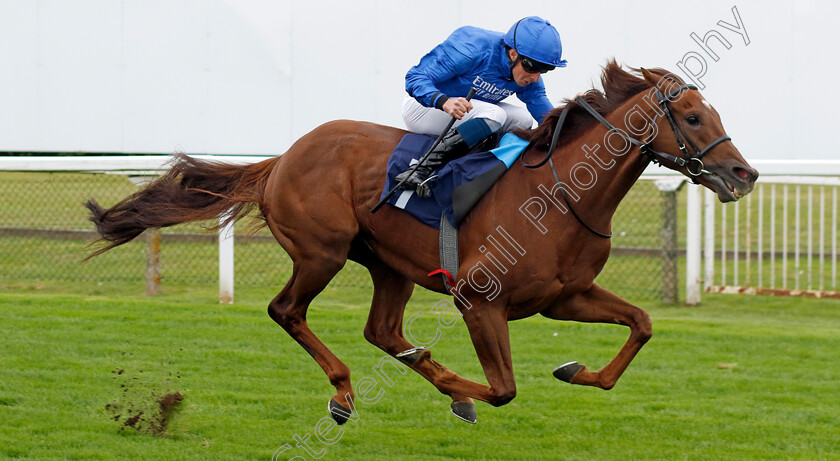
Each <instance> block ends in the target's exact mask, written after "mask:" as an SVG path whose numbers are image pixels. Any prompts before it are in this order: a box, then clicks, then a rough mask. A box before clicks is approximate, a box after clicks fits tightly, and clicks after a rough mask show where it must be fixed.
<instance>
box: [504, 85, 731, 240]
mask: <svg viewBox="0 0 840 461" xmlns="http://www.w3.org/2000/svg"><path fill="white" fill-rule="evenodd" d="M687 90H697V87H696V86H694V85H682V86H680V87H679V88H675V89H673V90H671V91H670V92H668V96H667V97H666V96H665V95H664V94H662V92H661V91H659V89H658V88H654V91H655V92H656V93H655V94H656V99H657V101H658V102H659V106H660V107H661V108H662V113H663V114H664V115H665V119H666V120H668V124H669V125H670V126H671V131H673V133H674V137H675V138H676V140H677V146H678V147H679V148H680V152H682V158H680V157H676V156H673V155H671V154H668V153H665V152H659V151H657V150H655V149H653V147H651V144H652V143H653V139H654V136H653V126H654V124H655V123H656V118H657V117H659V115H660V114H659V113H657V114H656V115H655V116H654V117H653V120H652V121H651V126H650V130H651V136H649V138H650V139H649V140H648V142H646V143H642V142H641V141H639V140H637V139H635V138H631V137H629V136H627V135H626V134H625V133H624V132H623V131H621V130H619V129H617V128H616V127H614V126H613V125H612V124H611V123H610V122H608V121H607V119H605V118H604V117H603V116H602V115H601V114H599V113H598V111H596V110H595V109H593V108H592V106H590V105H589V103H587V102H586V101H585V100H584V99H583V97H581V96H578V97H577V98H575V102H576V103H577V104H578V105H579V106H580V107H582V108H583V109H584V110H586V111H587V112H588V113H589V115H591V116H592V117H594V118H595V120H597V121H598V122H599V123H601V124H602V125H604V126H605V127H607V129H609V130H610V131H612V132H615V133H616V134H618V135H619V136H621V138H622V139H624V140H625V141H626V142H628V143H630V144H632V145H634V146H636V147H638V148H639V152H641V153H642V155H644V156H646V157H648V158H649V159H650V161H651V162H653V163H656V164H659V165H662V162H663V161H666V162H670V163H673V164H675V165H677V166H679V167H684V168H685V171H686V172H688V174H689V175H690V176H691V180H692V181H693V182H694V183H695V184H697V177H698V176H700V175H707V174H714V173H712V172H711V171H708V170H706V169H705V165H703V157H704V156H705V155H706V154H708V153H709V152H710V151H711V150H712V149H714V148H715V146H717V145H718V144H720V143H722V142H724V141H731V138H730V137H729V136H728V135H723V136H721V137H719V138H717V139H715V140H714V141H712V142H710V143H709V144H708V145H707V146H706V147H704V148H703V149H702V150H701V149H698V148H697V146H696V145H695V144H694V143H693V142H691V139H690V138H689V137H688V135H686V133H685V131H683V129H682V128H681V127H680V125H679V123H677V120H676V118H674V114H673V113H672V112H671V107H670V105H669V103H670V102H671V101H672V100H674V99H676V97H677V96H679V94H680V93H682V92H683V91H687ZM569 108H570V105H569V104H566V107H564V108H563V111H562V112H561V113H560V116H559V117H558V118H557V124H556V125H555V126H554V134H553V135H552V136H551V144H550V145H549V147H548V153H547V154H546V157H545V158H544V159H543V160H542V161H540V162H539V163H536V164H533V165H528V164H526V163H525V162H524V160H522V157H520V160H521V161H522V162H523V164H524V165H525V167H527V168H539V167H541V166H543V165H545V164H546V162H548V164H549V166H550V167H551V172H552V173H553V174H554V179H555V180H556V181H557V184H558V187H560V194H561V195H562V196H563V200H565V201H566V205H567V206H568V208H569V211H571V212H572V216H574V217H575V219H577V220H578V222H579V223H580V224H581V225H582V226H583V227H585V228H586V229H587V230H589V231H590V232H592V233H593V234H595V235H597V236H598V237H601V238H610V237H612V234H604V233H601V232H598V231H596V230H595V229H593V228H591V227H589V225H587V224H586V223H585V222H583V220H582V219H580V216H578V214H577V213H575V210H574V209H573V208H572V205H571V203H569V198H568V197H567V196H566V190H565V189H564V188H563V186H562V185H561V184H562V182H561V181H560V177H559V176H558V175H557V170H556V169H555V168H554V161H553V160H552V157H551V154H552V153H553V152H554V148H555V147H557V140H558V139H559V138H560V129H561V128H562V127H563V122H565V121H566V115H567V114H568V112H569ZM683 140H685V141H683ZM686 142H687V143H688V145H689V146H691V148H692V149H694V155H692V154H691V152H690V151H689V150H688V147H686ZM692 165H695V169H692Z"/></svg>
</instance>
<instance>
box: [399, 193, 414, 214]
mask: <svg viewBox="0 0 840 461" xmlns="http://www.w3.org/2000/svg"><path fill="white" fill-rule="evenodd" d="M412 195H414V191H413V190H404V191H402V193H400V196H399V198H397V202H396V203H394V206H395V207H397V208H402V209H403V210H404V209H405V206H406V205H408V200H409V199H410V198H411V196H412Z"/></svg>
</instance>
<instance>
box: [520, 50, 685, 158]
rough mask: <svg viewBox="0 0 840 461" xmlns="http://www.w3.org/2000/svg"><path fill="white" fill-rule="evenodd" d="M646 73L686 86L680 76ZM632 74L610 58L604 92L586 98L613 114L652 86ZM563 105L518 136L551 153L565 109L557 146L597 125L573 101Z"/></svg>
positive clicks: (602, 111)
mask: <svg viewBox="0 0 840 461" xmlns="http://www.w3.org/2000/svg"><path fill="white" fill-rule="evenodd" d="M647 70H648V71H649V72H651V73H653V74H656V75H659V76H663V77H665V76H667V78H669V79H671V80H674V81H676V82H677V83H679V84H683V82H682V80H681V79H680V78H679V77H677V76H675V75H674V74H672V73H670V72H668V71H667V70H665V69H660V68H654V69H647ZM631 71H632V72H628V71H626V70H624V69H623V68H622V67H621V66H620V65H619V64H618V63H616V61H615V59H611V60H610V61H608V62H607V64H606V65H605V66H604V71H603V73H602V74H601V86H602V87H603V88H604V90H603V91H601V90H598V89H595V88H593V89H591V90H589V91H587V92H586V93H584V95H583V99H584V100H585V101H586V102H587V103H588V104H589V105H590V106H592V108H593V109H595V110H596V111H597V112H598V113H599V114H601V115H606V114H607V113H609V112H612V111H613V110H614V109H616V108H617V107H618V106H620V105H621V104H623V103H624V102H625V101H627V100H628V99H630V98H631V97H633V96H635V95H637V94H639V93H641V92H642V91H644V90H646V89H648V88H650V84H649V83H648V82H647V81H646V80H645V79H644V78H643V77H641V69H635V68H631ZM563 103H564V104H562V105H560V106H558V107H556V108H554V109H553V110H552V111H551V112H549V113H548V115H546V116H545V119H544V120H543V122H542V123H541V124H540V125H539V126H538V127H536V128H534V129H532V130H516V131H515V134H516V135H517V136H519V137H520V138H522V139H524V140H526V141H528V142H530V143H531V145H532V146H535V147H537V148H538V149H540V150H548V145H549V143H551V136H552V134H553V133H554V126H555V125H557V119H558V118H559V117H560V113H561V112H563V109H564V108H565V107H566V106H569V113H568V114H566V121H565V122H564V123H563V133H562V135H561V136H560V138H559V139H558V140H557V145H558V146H562V145H564V144H567V143H568V142H569V141H571V140H572V139H573V138H575V137H576V136H577V135H578V134H580V133H582V132H583V131H584V130H586V129H587V128H589V127H590V126H592V125H594V124H596V123H598V122H597V121H596V120H595V118H593V117H592V116H591V115H589V113H588V112H586V111H585V110H584V109H583V108H582V107H580V105H579V104H577V103H576V102H574V100H570V99H565V100H563Z"/></svg>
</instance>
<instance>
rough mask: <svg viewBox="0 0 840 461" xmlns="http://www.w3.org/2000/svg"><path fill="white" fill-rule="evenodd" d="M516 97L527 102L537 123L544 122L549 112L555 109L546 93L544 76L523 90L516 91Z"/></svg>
mask: <svg viewBox="0 0 840 461" xmlns="http://www.w3.org/2000/svg"><path fill="white" fill-rule="evenodd" d="M516 97H517V98H519V99H520V100H521V101H522V102H524V103H525V106H526V107H527V108H528V112H530V113H531V116H532V117H534V120H536V121H537V123H542V121H543V119H544V118H545V116H546V115H548V113H549V112H550V111H551V110H552V109H554V106H553V105H552V104H551V101H549V100H548V96H546V94H545V84H544V83H543V81H542V78H540V79H539V80H537V81H536V82H534V83H532V84H530V85H528V86H527V87H525V88H524V89H523V90H522V91H519V92H517V93H516Z"/></svg>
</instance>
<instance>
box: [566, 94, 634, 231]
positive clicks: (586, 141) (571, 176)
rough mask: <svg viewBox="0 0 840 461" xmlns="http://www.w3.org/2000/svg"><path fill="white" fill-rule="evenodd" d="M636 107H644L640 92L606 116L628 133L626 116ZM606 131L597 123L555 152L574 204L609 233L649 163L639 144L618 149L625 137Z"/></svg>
mask: <svg viewBox="0 0 840 461" xmlns="http://www.w3.org/2000/svg"><path fill="white" fill-rule="evenodd" d="M634 107H639V108H644V104H643V101H642V95H641V94H640V95H639V96H637V97H634V98H631V99H629V100H628V101H627V102H625V103H624V104H622V105H621V106H619V107H618V108H617V109H615V110H614V111H612V112H610V113H609V114H607V115H606V116H605V117H604V118H606V119H607V121H609V122H610V123H611V124H612V125H613V126H614V127H616V128H619V129H622V130H623V131H625V132H626V131H627V130H625V129H624V128H625V122H624V116H625V114H627V112H628V111H630V110H631V109H633V108H634ZM645 112H648V111H645ZM607 134H608V130H607V128H606V127H605V126H603V125H601V124H600V123H598V124H597V125H594V126H593V127H592V128H590V129H588V130H586V131H585V132H584V133H583V134H582V135H581V136H579V137H578V138H577V139H575V140H573V141H572V142H570V143H568V144H566V145H564V146H563V147H562V149H558V151H557V152H555V154H554V161H555V163H556V165H557V174H558V176H559V177H560V181H561V182H562V183H563V186H564V188H565V189H566V191H567V196H568V199H569V201H570V203H571V206H572V207H573V209H574V210H575V212H576V213H577V215H578V216H580V218H581V219H582V220H583V221H584V222H585V223H586V224H588V225H589V226H590V227H592V228H594V229H596V230H599V231H601V232H607V230H608V229H609V226H610V222H611V221H612V216H613V215H614V214H615V211H616V209H617V208H618V205H619V203H620V202H621V200H622V199H624V197H625V196H626V195H627V193H628V192H629V191H630V188H631V187H633V184H635V183H636V181H637V180H638V179H639V177H640V176H641V174H642V172H643V171H644V169H645V167H647V165H648V164H649V160H648V159H646V158H645V157H644V156H643V155H642V154H641V153H640V152H639V148H638V147H636V146H631V147H630V148H629V150H626V151H624V153H622V152H620V151H619V150H618V149H620V148H622V146H623V145H624V140H623V139H621V137H619V136H618V135H612V136H610V137H607ZM630 136H631V137H634V138H636V139H641V138H642V136H633V135H632V134H630ZM593 173H594V175H593Z"/></svg>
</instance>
